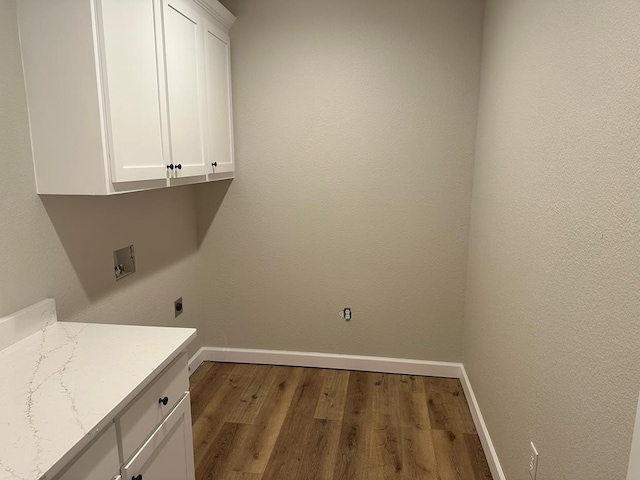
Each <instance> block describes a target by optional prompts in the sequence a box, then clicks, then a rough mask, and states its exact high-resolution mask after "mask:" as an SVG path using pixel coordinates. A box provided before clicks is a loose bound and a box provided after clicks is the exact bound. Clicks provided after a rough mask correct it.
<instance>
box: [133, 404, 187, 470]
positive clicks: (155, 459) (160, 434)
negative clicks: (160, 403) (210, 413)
mask: <svg viewBox="0 0 640 480" xmlns="http://www.w3.org/2000/svg"><path fill="white" fill-rule="evenodd" d="M122 475H123V476H124V478H132V477H135V476H138V475H142V477H143V478H150V479H154V480H194V478H195V472H194V465H193V437H192V429H191V405H190V396H189V393H186V394H185V396H184V397H183V399H182V400H181V401H180V403H178V405H177V406H176V408H175V409H174V410H173V411H172V412H171V413H170V414H169V415H168V416H167V419H166V420H165V421H164V422H163V423H162V424H161V425H160V426H159V427H158V428H157V429H156V430H155V431H154V432H153V434H152V435H151V437H149V439H148V440H147V441H146V442H145V443H144V445H142V447H141V448H140V450H138V451H137V452H136V454H135V455H134V456H133V457H132V458H131V460H130V461H129V462H127V463H126V464H125V465H124V467H123V468H122Z"/></svg>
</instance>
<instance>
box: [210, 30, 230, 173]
mask: <svg viewBox="0 0 640 480" xmlns="http://www.w3.org/2000/svg"><path fill="white" fill-rule="evenodd" d="M205 26H206V29H205V44H204V50H205V64H206V84H207V87H206V90H207V145H208V153H209V164H213V163H216V164H217V165H216V166H215V167H214V168H213V172H214V173H224V172H233V170H234V167H233V121H232V113H231V112H232V111H231V64H230V52H229V36H228V35H227V34H225V33H224V32H223V31H222V30H221V29H219V28H218V27H216V26H215V25H213V24H212V23H211V22H205Z"/></svg>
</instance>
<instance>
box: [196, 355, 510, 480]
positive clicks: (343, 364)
mask: <svg viewBox="0 0 640 480" xmlns="http://www.w3.org/2000/svg"><path fill="white" fill-rule="evenodd" d="M202 362H231V363H256V364H262V365H288V366H294V367H315V368H334V369H338V370H361V371H366V372H381V373H399V374H403V375H421V376H425V377H447V378H457V379H459V380H460V383H461V384H462V388H463V389H464V394H465V396H466V398H467V402H468V404H469V409H470V410H471V416H472V417H473V422H474V424H475V426H476V430H477V431H478V436H479V437H480V442H481V443H482V448H483V449H484V452H485V455H486V456H487V463H488V464H489V468H490V469H491V475H492V476H493V479H494V480H506V479H505V476H504V473H503V471H502V467H501V466H500V461H499V460H498V455H497V454H496V450H495V448H494V446H493V442H492V441H491V437H490V436H489V431H488V430H487V426H486V425H485V423H484V419H483V417H482V413H481V412H480V407H479V406H478V401H477V400H476V397H475V395H474V393H473V389H472V388H471V383H470V382H469V377H468V376H467V372H466V371H465V369H464V365H462V363H454V362H432V361H428V360H411V359H406V358H387V357H368V356H361V355H341V354H337V353H317V352H290V351H282V350H256V349H248V348H221V347H202V348H200V350H198V351H197V353H196V354H195V355H193V356H192V357H191V358H190V359H189V372H190V374H191V373H193V372H195V371H196V370H197V368H198V367H199V366H200V365H201V364H202Z"/></svg>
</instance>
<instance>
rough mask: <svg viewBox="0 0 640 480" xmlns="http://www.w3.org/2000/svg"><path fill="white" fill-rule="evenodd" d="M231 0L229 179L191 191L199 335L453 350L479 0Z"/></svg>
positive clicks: (276, 344)
mask: <svg viewBox="0 0 640 480" xmlns="http://www.w3.org/2000/svg"><path fill="white" fill-rule="evenodd" d="M224 3H225V5H226V6H227V7H228V8H229V9H230V10H231V11H232V12H233V13H235V14H236V15H237V16H238V20H237V21H236V23H235V24H234V26H233V28H232V30H231V40H232V52H233V53H232V72H233V86H234V102H235V105H234V114H235V133H236V142H235V144H236V158H237V179H236V180H234V181H233V182H232V183H231V185H230V186H229V185H217V186H216V187H215V188H213V189H205V188H201V189H198V191H197V204H198V208H199V214H198V217H199V222H200V240H201V242H202V245H201V252H200V255H201V269H202V278H203V288H204V297H203V304H204V312H205V315H206V316H207V322H209V326H210V327H209V328H208V329H207V330H203V334H202V337H203V339H204V342H205V343H207V344H209V345H217V346H223V345H228V346H233V347H248V348H267V349H284V350H303V351H321V352H340V353H350V354H370V355H382V356H395V357H411V358H426V359H433V360H460V358H461V333H462V315H463V305H462V301H461V299H462V296H463V291H464V285H465V277H466V274H465V272H466V250H467V235H468V218H469V204H470V195H471V183H472V170H473V148H474V139H475V130H476V111H477V94H478V79H479V61H480V50H481V49H480V40H481V36H482V7H483V4H482V2H480V1H478V0H448V1H440V0H419V1H418V0H415V1H413V0H405V1H403V2H392V1H389V0H366V1H365V0H323V1H315V0H259V1H258V0H256V1H249V0H237V1H235V0H229V1H226V2H224ZM226 188H228V192H227V194H226V198H224V200H223V201H221V197H222V195H223V193H224V190H225V189H226ZM216 211H217V215H216V216H215V219H213V217H214V214H215V213H216ZM212 219H213V220H212ZM346 306H349V307H351V308H352V309H353V315H354V317H353V320H352V321H351V323H346V322H345V321H344V320H342V318H341V317H339V316H338V311H339V310H340V309H341V308H342V307H346Z"/></svg>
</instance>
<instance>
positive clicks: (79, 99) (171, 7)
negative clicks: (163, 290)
mask: <svg viewBox="0 0 640 480" xmlns="http://www.w3.org/2000/svg"><path fill="white" fill-rule="evenodd" d="M17 3H18V23H19V28H20V42H21V48H22V61H23V67H24V74H25V84H26V90H27V101H28V107H29V122H30V128H31V143H32V146H33V160H34V167H35V175H36V184H37V190H38V193H41V194H67V195H74V194H77V195H109V194H114V193H120V192H130V191H135V190H145V189H150V188H161V187H167V186H171V185H184V184H187V183H195V182H205V181H210V180H219V179H224V178H232V177H233V172H234V168H233V140H232V139H233V133H232V121H231V88H230V75H229V42H228V36H227V32H228V29H229V27H230V26H231V25H232V23H233V21H234V20H235V17H234V16H233V15H232V14H231V13H230V12H229V11H228V10H226V9H225V8H224V7H223V6H222V5H221V4H220V3H219V2H217V1H216V0H126V1H125V0H56V1H55V2H44V1H37V0H18V2H17ZM211 32H215V34H214V35H213V38H216V39H219V41H220V42H222V44H221V46H216V47H212V41H211V40H210V37H211V35H212V34H211Z"/></svg>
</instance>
